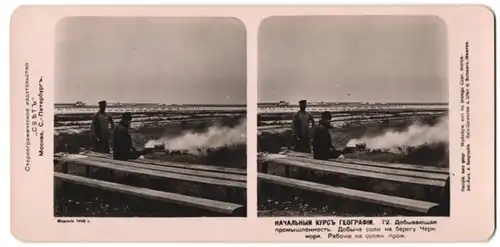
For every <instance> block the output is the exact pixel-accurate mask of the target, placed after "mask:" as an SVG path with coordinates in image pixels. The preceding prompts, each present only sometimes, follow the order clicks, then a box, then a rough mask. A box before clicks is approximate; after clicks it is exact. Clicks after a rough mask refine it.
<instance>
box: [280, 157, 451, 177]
mask: <svg viewBox="0 0 500 247" xmlns="http://www.w3.org/2000/svg"><path fill="white" fill-rule="evenodd" d="M286 159H290V160H298V161H304V162H311V163H314V164H320V165H330V166H337V167H343V168H349V169H356V170H362V171H370V172H377V173H384V174H393V175H401V176H409V177H416V178H427V179H436V180H443V181H445V180H446V179H448V177H449V175H447V174H441V173H434V172H418V171H409V170H401V169H394V168H383V167H377V166H365V165H358V164H354V163H343V162H337V161H333V160H316V159H309V158H302V157H296V156H288V157H286Z"/></svg>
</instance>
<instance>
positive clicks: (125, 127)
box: [113, 112, 152, 160]
mask: <svg viewBox="0 0 500 247" xmlns="http://www.w3.org/2000/svg"><path fill="white" fill-rule="evenodd" d="M131 122H132V115H131V114H130V113H129V112H125V113H124V114H123V115H122V119H121V120H120V122H118V124H117V125H116V128H115V130H114V133H113V159H115V160H133V159H137V158H139V157H140V156H141V155H144V154H146V153H148V152H150V151H152V150H151V149H144V150H142V151H137V150H136V149H135V148H134V146H133V145H132V136H131V135H130V132H129V129H130V123H131Z"/></svg>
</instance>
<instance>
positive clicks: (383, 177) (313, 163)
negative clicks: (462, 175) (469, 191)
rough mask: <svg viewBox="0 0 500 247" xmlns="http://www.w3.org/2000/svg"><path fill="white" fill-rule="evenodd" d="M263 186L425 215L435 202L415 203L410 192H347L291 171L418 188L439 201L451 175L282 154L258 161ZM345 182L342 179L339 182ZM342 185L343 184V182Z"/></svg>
mask: <svg viewBox="0 0 500 247" xmlns="http://www.w3.org/2000/svg"><path fill="white" fill-rule="evenodd" d="M258 164H259V174H258V178H259V181H260V182H265V183H272V184H277V185H280V186H285V187H292V188H297V189H301V190H305V191H311V192H316V193H323V194H326V195H330V196H335V197H340V198H346V199H351V200H359V201H364V202H369V203H374V204H378V205H381V206H387V207H391V208H398V209H403V210H407V211H413V212H416V213H420V214H426V213H427V212H428V211H429V209H430V208H432V207H435V206H437V205H438V202H436V201H435V200H431V199H429V200H426V199H415V198H412V195H409V194H407V193H408V191H416V190H402V191H403V192H400V193H399V194H397V195H396V194H394V193H397V192H393V193H392V194H391V193H386V192H385V191H377V192H376V191H370V190H372V188H371V186H368V188H365V189H363V190H361V189H353V188H348V187H346V186H348V185H340V186H339V185H338V184H337V186H333V185H328V184H321V183H318V182H316V181H314V180H313V179H306V180H304V179H303V178H296V177H294V175H293V174H292V172H291V170H292V169H301V170H304V171H309V172H321V173H323V174H327V175H334V176H335V175H341V176H343V177H344V178H345V177H349V178H352V179H357V180H356V181H360V180H359V179H363V180H364V181H368V184H369V185H376V184H378V185H380V186H378V187H379V188H380V187H383V186H384V185H385V184H388V183H389V184H393V185H395V186H394V187H396V188H402V187H405V186H406V187H407V188H412V189H415V188H418V189H420V191H422V193H423V195H424V196H426V195H428V194H431V195H434V198H436V196H435V195H436V193H437V194H438V196H437V197H438V198H439V196H440V194H441V192H442V191H443V189H444V186H445V184H446V181H447V179H448V178H449V171H448V169H445V168H438V167H432V166H419V165H411V164H395V163H381V162H373V161H363V160H355V159H331V160H315V159H313V158H312V155H311V154H304V153H297V152H290V151H288V152H286V153H282V154H267V155H264V156H261V157H258ZM270 166H274V167H284V174H271V173H272V172H271V171H270V169H269V168H270ZM336 181H337V182H338V181H342V179H340V178H339V179H336ZM340 183H342V182H340Z"/></svg>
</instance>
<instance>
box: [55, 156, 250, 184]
mask: <svg viewBox="0 0 500 247" xmlns="http://www.w3.org/2000/svg"><path fill="white" fill-rule="evenodd" d="M54 159H55V160H57V161H60V162H65V161H66V162H70V163H72V164H75V165H82V166H93V167H100V168H106V169H111V170H115V171H122V172H126V173H133V174H141V175H148V176H153V177H160V178H166V179H175V180H184V181H191V182H196V183H203V184H212V185H222V186H227V187H235V188H246V183H243V182H237V181H231V180H222V179H215V178H204V177H196V176H190V175H183V174H178V173H171V172H163V171H155V170H149V169H144V168H135V167H130V166H123V165H116V164H111V163H109V162H108V163H106V162H102V161H95V160H91V159H85V156H84V157H81V158H69V159H67V158H59V157H54Z"/></svg>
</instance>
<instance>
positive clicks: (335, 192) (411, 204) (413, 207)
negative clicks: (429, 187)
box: [258, 173, 437, 213]
mask: <svg viewBox="0 0 500 247" xmlns="http://www.w3.org/2000/svg"><path fill="white" fill-rule="evenodd" d="M258 178H259V180H262V181H266V182H270V183H274V184H279V185H283V186H288V187H293V188H298V189H303V190H308V191H313V192H318V193H324V194H327V195H332V196H338V197H343V198H347V199H352V200H359V201H364V202H370V203H374V204H378V205H383V206H389V207H395V208H402V209H406V210H410V211H414V212H420V213H427V211H428V210H429V209H430V208H431V207H434V206H436V205H437V204H436V203H432V202H425V201H418V200H413V199H407V198H401V197H395V196H388V195H383V194H377V193H373V192H366V191H360V190H353V189H348V188H343V187H335V186H329V185H324V184H318V183H313V182H309V181H303V180H298V179H292V178H285V177H279V176H274V175H270V174H263V173H259V174H258Z"/></svg>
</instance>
